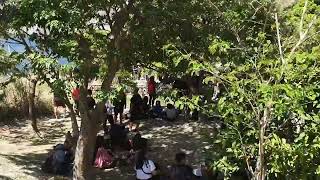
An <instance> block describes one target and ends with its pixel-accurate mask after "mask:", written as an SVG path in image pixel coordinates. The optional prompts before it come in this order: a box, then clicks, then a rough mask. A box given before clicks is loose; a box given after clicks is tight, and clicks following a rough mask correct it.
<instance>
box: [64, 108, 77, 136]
mask: <svg viewBox="0 0 320 180" xmlns="http://www.w3.org/2000/svg"><path fill="white" fill-rule="evenodd" d="M66 104H67V107H68V109H69V112H70V118H71V127H72V137H78V136H79V126H78V121H77V116H76V113H75V112H74V109H73V105H72V104H71V103H69V102H67V103H66Z"/></svg>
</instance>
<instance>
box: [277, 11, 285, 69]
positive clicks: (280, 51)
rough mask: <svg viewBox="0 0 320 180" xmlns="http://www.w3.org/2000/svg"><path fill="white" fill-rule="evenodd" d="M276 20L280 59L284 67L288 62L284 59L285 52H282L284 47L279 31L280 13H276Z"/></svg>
mask: <svg viewBox="0 0 320 180" xmlns="http://www.w3.org/2000/svg"><path fill="white" fill-rule="evenodd" d="M275 19H276V27H277V39H278V47H279V53H280V59H281V62H282V65H285V64H286V61H285V59H284V57H283V51H282V45H281V37H280V30H279V21H278V13H275Z"/></svg>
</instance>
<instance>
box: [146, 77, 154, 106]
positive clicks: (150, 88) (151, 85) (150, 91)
mask: <svg viewBox="0 0 320 180" xmlns="http://www.w3.org/2000/svg"><path fill="white" fill-rule="evenodd" d="M148 94H149V105H150V106H151V107H153V105H154V101H155V99H156V82H155V81H154V76H151V77H150V79H149V81H148Z"/></svg>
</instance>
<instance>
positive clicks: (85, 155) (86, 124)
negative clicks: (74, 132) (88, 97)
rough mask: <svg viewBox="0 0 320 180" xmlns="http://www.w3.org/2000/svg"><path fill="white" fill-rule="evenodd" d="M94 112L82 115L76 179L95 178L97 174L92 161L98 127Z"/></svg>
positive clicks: (74, 176) (75, 169)
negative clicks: (94, 172)
mask: <svg viewBox="0 0 320 180" xmlns="http://www.w3.org/2000/svg"><path fill="white" fill-rule="evenodd" d="M93 113H94V112H92V113H91V115H89V116H85V115H84V116H82V117H81V130H80V135H79V138H78V142H77V148H76V154H75V161H74V164H75V165H74V168H73V172H74V173H73V179H74V180H89V179H95V174H93V172H92V169H93V166H92V162H93V153H94V147H95V140H96V134H97V130H98V128H97V122H96V121H94V119H95V118H92V115H93ZM89 114H90V113H89ZM90 117H91V118H90Z"/></svg>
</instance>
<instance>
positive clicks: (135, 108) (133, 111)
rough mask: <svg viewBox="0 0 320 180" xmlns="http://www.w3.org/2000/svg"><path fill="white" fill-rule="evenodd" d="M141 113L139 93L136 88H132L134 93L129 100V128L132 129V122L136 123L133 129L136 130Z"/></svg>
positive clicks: (141, 106) (141, 104)
mask: <svg viewBox="0 0 320 180" xmlns="http://www.w3.org/2000/svg"><path fill="white" fill-rule="evenodd" d="M142 115H143V101H142V98H141V96H140V94H139V89H138V88H136V89H135V90H134V94H133V96H132V98H131V100H130V124H129V129H130V131H132V126H133V123H136V128H135V130H138V128H139V122H137V121H138V120H140V119H141V118H142Z"/></svg>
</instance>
